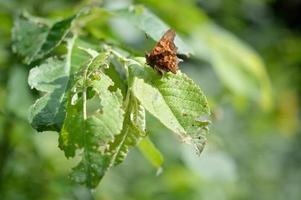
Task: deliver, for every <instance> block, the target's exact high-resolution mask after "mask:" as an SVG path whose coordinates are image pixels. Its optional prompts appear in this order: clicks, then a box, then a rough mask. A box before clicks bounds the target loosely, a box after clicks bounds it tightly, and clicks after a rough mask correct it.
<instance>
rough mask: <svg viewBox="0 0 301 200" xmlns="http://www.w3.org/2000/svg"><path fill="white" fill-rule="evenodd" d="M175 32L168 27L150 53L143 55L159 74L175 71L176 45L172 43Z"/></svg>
mask: <svg viewBox="0 0 301 200" xmlns="http://www.w3.org/2000/svg"><path fill="white" fill-rule="evenodd" d="M175 36H176V33H175V31H174V30H171V29H169V30H168V31H166V33H165V34H164V35H163V36H162V37H161V39H160V40H159V42H158V43H157V44H156V46H155V47H154V48H153V50H152V51H151V53H147V54H146V55H145V58H146V63H147V64H148V65H150V66H151V67H153V68H154V69H156V70H157V71H158V72H159V73H160V74H163V73H164V72H169V71H170V72H172V73H174V74H176V73H177V70H178V58H177V47H176V45H175V44H174V39H175Z"/></svg>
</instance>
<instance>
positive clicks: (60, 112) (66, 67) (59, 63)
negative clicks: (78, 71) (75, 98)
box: [28, 37, 75, 131]
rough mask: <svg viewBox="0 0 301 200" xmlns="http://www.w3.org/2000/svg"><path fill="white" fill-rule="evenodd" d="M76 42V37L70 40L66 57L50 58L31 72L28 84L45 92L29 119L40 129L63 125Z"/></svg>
mask: <svg viewBox="0 0 301 200" xmlns="http://www.w3.org/2000/svg"><path fill="white" fill-rule="evenodd" d="M74 42H75V37H74V38H72V39H70V40H68V54H67V56H66V57H65V58H63V59H59V58H56V57H53V58H49V59H47V60H46V61H45V62H44V63H43V64H42V65H40V66H39V67H35V68H33V69H31V70H30V72H29V77H28V84H29V85H30V86H31V88H35V89H37V90H39V91H41V92H43V93H45V95H44V96H43V97H41V98H40V99H38V100H37V101H36V102H35V104H34V105H32V106H31V108H30V113H29V121H30V123H31V125H32V126H33V127H34V128H35V129H37V130H38V131H46V130H55V131H59V130H60V129H61V127H62V124H63V121H64V118H65V103H66V96H67V94H66V93H67V91H68V87H69V81H70V78H71V77H70V70H71V59H72V58H71V56H72V54H71V53H72V49H73V48H74Z"/></svg>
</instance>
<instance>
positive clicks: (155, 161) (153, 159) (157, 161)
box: [138, 137, 164, 171]
mask: <svg viewBox="0 0 301 200" xmlns="http://www.w3.org/2000/svg"><path fill="white" fill-rule="evenodd" d="M138 147H139V150H140V151H141V152H142V154H143V155H144V157H145V158H146V159H147V160H149V162H150V163H151V164H152V165H153V166H154V167H156V168H157V170H158V171H160V169H161V167H162V165H163V162H164V158H163V155H162V154H161V152H160V151H159V150H158V149H157V148H156V146H155V145H154V144H153V142H152V141H151V140H150V139H149V137H146V138H144V139H142V140H141V142H140V143H139V144H138Z"/></svg>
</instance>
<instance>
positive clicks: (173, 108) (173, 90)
mask: <svg viewBox="0 0 301 200" xmlns="http://www.w3.org/2000/svg"><path fill="white" fill-rule="evenodd" d="M91 9H93V8H91ZM128 9H137V10H138V9H139V12H142V13H144V12H147V13H149V11H147V10H146V9H145V8H143V7H139V8H138V7H137V8H135V7H130V8H128ZM144 10H145V11H144ZM82 12H84V11H81V12H79V14H77V16H73V17H69V18H66V19H63V20H60V21H58V22H55V23H54V24H53V25H51V26H49V27H47V24H46V23H45V24H43V22H42V20H39V21H38V20H37V19H36V18H33V17H30V16H27V17H26V18H25V17H24V16H23V15H21V16H20V17H19V18H18V19H17V20H16V23H15V25H14V30H13V50H14V52H16V53H17V54H19V55H20V56H22V57H24V58H25V59H24V62H25V63H27V64H30V63H32V62H33V61H35V60H37V59H41V61H40V62H41V64H40V66H38V67H34V68H32V69H31V70H30V73H29V79H28V83H29V85H30V86H31V88H35V89H37V90H39V91H40V92H44V93H45V94H44V95H43V96H42V97H41V98H40V99H38V100H37V101H36V102H35V103H34V104H33V106H32V107H31V109H30V115H29V119H30V122H31V124H32V126H33V127H34V128H35V129H37V130H38V131H57V132H59V133H60V135H59V147H60V148H61V149H62V150H63V151H64V152H65V155H66V157H67V158H69V157H75V156H76V155H78V156H80V157H81V161H80V162H79V163H78V165H77V166H75V167H74V168H73V172H72V174H71V178H72V180H75V181H76V182H78V183H81V184H85V185H87V186H88V187H90V188H94V187H96V186H97V185H98V183H99V181H100V179H101V178H102V177H103V176H104V174H105V173H106V171H107V170H108V169H109V168H110V167H112V166H115V165H117V164H119V163H121V162H122V161H123V160H124V158H125V155H126V154H127V152H128V149H129V148H130V147H132V146H136V144H137V143H138V142H139V140H140V139H141V138H143V137H144V136H145V135H146V132H145V127H143V124H145V117H144V115H145V110H144V109H146V110H147V111H149V113H150V114H152V115H153V116H154V117H156V118H157V119H158V120H159V121H160V122H162V123H163V124H164V125H165V126H166V127H167V128H169V129H170V130H172V131H173V132H174V133H176V134H178V135H179V136H180V137H181V138H182V140H183V141H187V142H190V143H192V144H194V145H195V146H196V148H197V150H198V151H199V152H201V151H202V149H203V148H204V145H205V140H206V138H205V137H206V136H205V135H204V133H205V132H206V131H207V129H208V128H207V125H208V122H207V121H204V120H206V118H207V117H208V115H209V113H210V111H209V107H208V104H207V100H206V98H205V96H204V95H203V93H202V91H201V90H200V89H199V88H198V86H196V85H195V83H194V82H193V81H192V80H191V79H189V78H188V77H187V76H186V75H184V74H182V73H181V72H178V73H177V75H172V74H170V73H166V74H164V75H163V76H162V77H161V75H159V74H158V73H157V72H155V71H154V70H153V69H151V68H150V67H149V66H145V64H144V63H145V60H144V59H141V58H140V59H139V58H134V57H133V56H132V55H131V54H130V53H127V54H128V55H129V56H128V58H127V57H125V56H123V55H122V54H121V53H119V52H118V50H117V49H116V50H115V48H116V47H115V46H114V45H113V46H108V44H107V42H106V41H105V40H104V41H103V42H102V43H100V44H97V43H96V44H94V43H92V42H91V41H88V40H92V41H93V38H91V37H89V38H87V37H85V36H84V34H83V33H79V32H80V30H79V29H80V28H81V29H84V26H85V24H84V23H83V21H84V20H85V19H86V18H88V17H91V15H92V16H93V15H96V14H98V12H101V11H97V10H96V11H94V12H91V11H89V10H88V11H85V14H84V15H85V16H84V17H83V18H81V17H80V14H81V13H82ZM103 12H104V11H103ZM105 12H110V11H105ZM135 12H138V11H135ZM112 13H114V14H116V15H117V16H119V14H118V13H120V16H119V17H123V13H124V12H123V11H113V12H112ZM127 15H129V16H131V15H133V14H132V12H130V13H127ZM78 16H79V17H78ZM133 16H134V18H137V16H135V15H133ZM77 17H78V18H79V19H77ZM153 18H154V17H153ZM140 19H143V18H140ZM156 20H157V23H161V24H163V22H161V21H160V20H159V19H156ZM44 21H46V20H44ZM152 21H155V20H153V19H152V18H150V20H149V22H152ZM76 23H77V24H76ZM78 23H80V24H81V27H79V25H78ZM133 23H134V24H135V23H136V22H133ZM73 24H75V25H74V27H73V26H72V25H73ZM143 24H144V26H146V27H149V28H148V29H150V26H151V23H150V24H148V23H143ZM152 29H153V30H155V31H153V32H159V31H160V32H164V31H165V30H166V27H159V26H156V28H152ZM153 32H150V31H147V32H146V33H147V34H149V35H152V36H153V35H154V34H153ZM68 33H69V34H68ZM36 38H37V40H36ZM34 40H36V41H35V42H34ZM63 41H66V42H65V46H66V53H65V54H63V55H55V54H54V55H50V56H49V57H48V58H45V57H46V56H47V55H49V54H50V53H51V52H52V51H53V50H54V49H55V47H56V46H58V45H60V44H61V46H64V44H63V43H62V42H63ZM95 41H96V40H95ZM177 41H181V40H180V39H178V40H177ZM177 41H176V43H177ZM82 42H84V43H85V47H84V46H81V43H82ZM32 43H34V44H35V45H33V46H30V44H32ZM182 43H183V42H182ZM182 46H183V47H182ZM29 47H30V48H29ZM61 48H63V47H61ZM187 49H188V47H185V46H184V43H183V44H182V45H179V52H180V53H181V52H183V53H186V52H187V53H188V50H187ZM120 50H121V49H120ZM120 50H119V51H120ZM79 51H80V52H79ZM123 53H125V52H123ZM58 56H60V57H58ZM43 58H45V60H44V59H43ZM113 60H115V61H116V62H115V63H113ZM117 64H118V65H120V67H121V69H122V71H121V72H120V74H118V75H119V76H118V75H117V76H118V77H110V74H106V70H109V69H110V68H111V70H112V68H113V70H117V69H116V67H115V65H117ZM121 76H125V78H124V79H123V80H122V81H123V84H124V86H123V88H127V89H126V91H125V97H123V95H122V93H121V88H118V86H117V84H116V82H118V81H120V80H121V79H122V78H121ZM116 78H117V80H116ZM175 86H176V87H175ZM140 115H141V116H140ZM79 151H80V153H76V152H79Z"/></svg>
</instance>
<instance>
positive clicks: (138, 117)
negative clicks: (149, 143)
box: [108, 91, 146, 165]
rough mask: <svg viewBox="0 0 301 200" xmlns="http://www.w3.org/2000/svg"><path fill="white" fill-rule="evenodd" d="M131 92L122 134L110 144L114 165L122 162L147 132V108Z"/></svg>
mask: <svg viewBox="0 0 301 200" xmlns="http://www.w3.org/2000/svg"><path fill="white" fill-rule="evenodd" d="M128 92H129V94H128V95H129V99H128V101H127V102H128V109H127V110H126V111H127V112H126V114H125V120H124V123H123V128H122V132H121V134H119V135H118V136H117V137H116V138H115V140H114V142H112V143H111V144H110V148H109V150H108V152H109V153H110V155H111V156H112V161H111V162H112V165H118V164H119V163H121V162H122V161H123V160H124V159H125V157H126V155H127V153H128V151H129V148H130V147H134V146H136V144H137V143H138V142H139V141H140V139H141V138H142V137H144V136H146V133H145V110H144V108H143V107H142V106H141V105H140V103H139V102H138V101H137V99H136V98H135V97H134V96H133V95H132V94H131V92H130V91H128Z"/></svg>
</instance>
